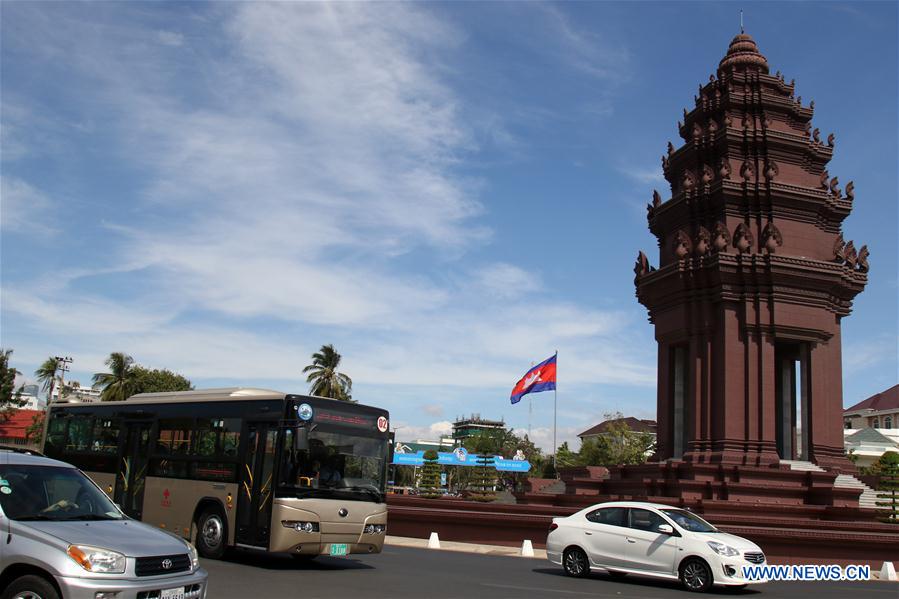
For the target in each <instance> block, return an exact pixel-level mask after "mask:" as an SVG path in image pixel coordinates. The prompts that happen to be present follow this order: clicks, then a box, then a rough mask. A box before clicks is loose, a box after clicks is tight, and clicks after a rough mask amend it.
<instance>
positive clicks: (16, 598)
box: [3, 575, 59, 599]
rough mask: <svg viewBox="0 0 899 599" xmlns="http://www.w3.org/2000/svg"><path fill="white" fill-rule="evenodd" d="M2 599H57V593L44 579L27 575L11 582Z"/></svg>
mask: <svg viewBox="0 0 899 599" xmlns="http://www.w3.org/2000/svg"><path fill="white" fill-rule="evenodd" d="M3 599H59V593H57V592H56V589H55V588H54V587H53V585H52V584H50V583H49V582H47V580H46V579H44V578H41V577H40V576H33V575H28V576H22V577H20V578H16V579H15V580H14V581H12V584H11V585H9V587H8V588H7V589H6V591H5V592H4V593H3Z"/></svg>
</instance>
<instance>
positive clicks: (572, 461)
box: [555, 441, 581, 468]
mask: <svg viewBox="0 0 899 599" xmlns="http://www.w3.org/2000/svg"><path fill="white" fill-rule="evenodd" d="M555 463H556V468H570V467H571V466H580V465H581V456H580V455H579V454H578V453H577V452H575V451H571V449H570V448H569V447H568V441H565V442H564V443H562V444H561V445H559V448H558V449H557V450H556V459H555Z"/></svg>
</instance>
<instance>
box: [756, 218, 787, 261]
mask: <svg viewBox="0 0 899 599" xmlns="http://www.w3.org/2000/svg"><path fill="white" fill-rule="evenodd" d="M783 244H784V238H783V235H781V234H780V229H778V228H777V226H776V225H775V224H774V223H772V222H771V221H768V224H766V225H765V228H764V229H762V243H761V245H762V249H763V250H764V251H766V252H768V253H769V254H773V253H774V252H775V251H777V248H779V247H780V246H782V245H783Z"/></svg>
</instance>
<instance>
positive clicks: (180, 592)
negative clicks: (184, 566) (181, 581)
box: [159, 587, 184, 599]
mask: <svg viewBox="0 0 899 599" xmlns="http://www.w3.org/2000/svg"><path fill="white" fill-rule="evenodd" d="M159 599H184V587H178V588H177V589H163V590H162V592H161V593H160V594H159Z"/></svg>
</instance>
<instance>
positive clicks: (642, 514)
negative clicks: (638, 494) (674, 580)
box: [625, 508, 679, 574]
mask: <svg viewBox="0 0 899 599" xmlns="http://www.w3.org/2000/svg"><path fill="white" fill-rule="evenodd" d="M662 524H668V525H669V526H670V523H669V522H668V521H667V520H665V518H663V517H662V516H661V515H660V514H658V513H656V512H654V511H652V510H647V509H642V508H630V510H629V514H628V528H627V535H626V539H625V540H626V545H627V551H626V559H627V562H628V564H630V565H629V566H628V567H630V568H634V569H636V570H645V571H647V572H656V573H660V574H672V573H673V572H674V564H675V560H676V559H677V544H678V538H679V537H678V536H675V535H669V534H666V533H663V532H659V529H658V527H659V526H661V525H662ZM672 528H674V527H673V526H672Z"/></svg>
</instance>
